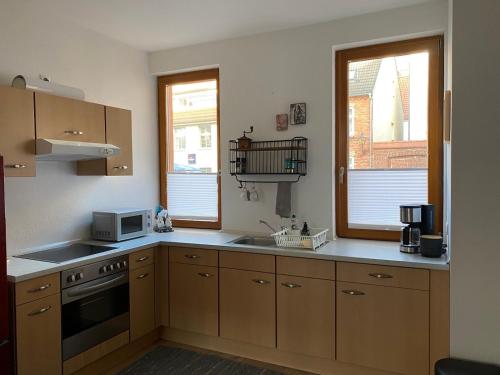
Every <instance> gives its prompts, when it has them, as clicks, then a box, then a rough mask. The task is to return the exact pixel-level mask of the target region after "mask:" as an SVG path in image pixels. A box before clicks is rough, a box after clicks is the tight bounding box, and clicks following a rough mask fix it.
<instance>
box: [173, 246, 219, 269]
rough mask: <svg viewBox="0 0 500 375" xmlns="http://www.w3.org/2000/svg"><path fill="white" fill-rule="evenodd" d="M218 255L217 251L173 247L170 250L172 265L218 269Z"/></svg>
mask: <svg viewBox="0 0 500 375" xmlns="http://www.w3.org/2000/svg"><path fill="white" fill-rule="evenodd" d="M217 253H218V252H217V250H207V249H197V248H193V247H176V246H171V247H170V248H169V259H170V262H172V263H185V264H197V265H200V266H211V267H217V266H218V264H219V259H218V254H217Z"/></svg>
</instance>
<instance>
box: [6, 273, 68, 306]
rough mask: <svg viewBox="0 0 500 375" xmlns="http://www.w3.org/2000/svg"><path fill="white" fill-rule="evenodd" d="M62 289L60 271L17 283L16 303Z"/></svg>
mask: <svg viewBox="0 0 500 375" xmlns="http://www.w3.org/2000/svg"><path fill="white" fill-rule="evenodd" d="M60 290H61V281H60V274H59V272H58V273H53V274H51V275H47V276H41V277H37V278H36V279H31V280H26V281H22V282H20V283H16V284H15V291H16V305H21V304H23V303H26V302H31V301H35V300H37V299H40V298H43V297H47V296H49V295H52V294H55V293H59V291H60Z"/></svg>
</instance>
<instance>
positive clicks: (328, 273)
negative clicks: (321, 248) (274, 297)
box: [276, 256, 335, 280]
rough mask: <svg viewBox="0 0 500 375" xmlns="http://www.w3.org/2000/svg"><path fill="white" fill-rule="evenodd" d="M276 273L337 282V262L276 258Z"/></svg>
mask: <svg viewBox="0 0 500 375" xmlns="http://www.w3.org/2000/svg"><path fill="white" fill-rule="evenodd" d="M276 273H278V274H280V275H294V276H303V277H312V278H313V279H326V280H335V262H333V261H330V260H320V259H307V258H295V257H282V256H278V257H276Z"/></svg>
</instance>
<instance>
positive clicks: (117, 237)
mask: <svg viewBox="0 0 500 375" xmlns="http://www.w3.org/2000/svg"><path fill="white" fill-rule="evenodd" d="M151 216H152V215H151V210H141V209H139V210H138V209H122V210H111V211H96V212H94V213H93V224H92V237H93V238H94V239H95V240H100V241H113V242H117V241H124V240H130V239H132V238H137V237H142V236H145V235H146V234H148V233H151V232H152V224H151V222H152V220H151Z"/></svg>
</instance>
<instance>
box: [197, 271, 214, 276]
mask: <svg viewBox="0 0 500 375" xmlns="http://www.w3.org/2000/svg"><path fill="white" fill-rule="evenodd" d="M198 275H200V276H201V277H212V276H213V275H212V274H211V273H203V272H200V273H198Z"/></svg>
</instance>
